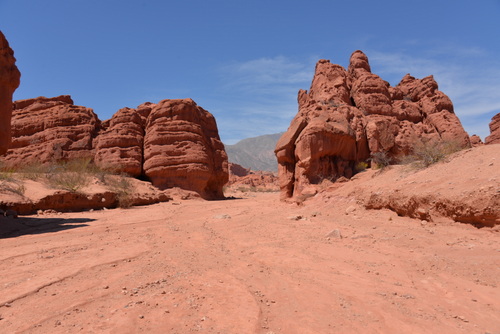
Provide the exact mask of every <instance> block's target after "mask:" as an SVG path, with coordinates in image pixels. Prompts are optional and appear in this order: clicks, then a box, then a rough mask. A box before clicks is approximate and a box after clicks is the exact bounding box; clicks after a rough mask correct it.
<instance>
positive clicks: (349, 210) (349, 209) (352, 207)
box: [345, 205, 356, 215]
mask: <svg viewBox="0 0 500 334" xmlns="http://www.w3.org/2000/svg"><path fill="white" fill-rule="evenodd" d="M354 211H356V207H355V206H354V205H351V206H350V207H348V208H347V209H345V214H346V215H348V214H350V213H353V212H354Z"/></svg>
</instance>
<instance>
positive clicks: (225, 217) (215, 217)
mask: <svg viewBox="0 0 500 334" xmlns="http://www.w3.org/2000/svg"><path fill="white" fill-rule="evenodd" d="M213 218H214V219H231V216H230V215H226V214H222V215H215V216H214V217H213Z"/></svg>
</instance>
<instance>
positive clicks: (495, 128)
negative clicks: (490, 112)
mask: <svg viewBox="0 0 500 334" xmlns="http://www.w3.org/2000/svg"><path fill="white" fill-rule="evenodd" d="M484 142H485V144H500V113H498V114H496V115H495V116H493V118H492V119H491V122H490V135H489V136H488V137H486V138H485V139H484Z"/></svg>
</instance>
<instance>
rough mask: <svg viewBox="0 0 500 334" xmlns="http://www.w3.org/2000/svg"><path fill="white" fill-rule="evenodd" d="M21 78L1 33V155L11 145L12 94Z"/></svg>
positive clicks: (12, 55)
mask: <svg viewBox="0 0 500 334" xmlns="http://www.w3.org/2000/svg"><path fill="white" fill-rule="evenodd" d="M20 78H21V73H20V72H19V70H18V69H17V67H16V58H14V51H12V49H11V48H10V46H9V43H8V42H7V40H6V39H5V36H4V35H3V33H2V32H1V31H0V155H2V154H4V153H5V152H7V149H8V148H9V145H10V141H11V132H10V131H11V130H10V123H11V115H12V94H14V91H15V90H16V88H17V87H19V82H20Z"/></svg>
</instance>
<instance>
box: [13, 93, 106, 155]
mask: <svg viewBox="0 0 500 334" xmlns="http://www.w3.org/2000/svg"><path fill="white" fill-rule="evenodd" d="M99 129H100V121H99V119H98V118H97V115H96V114H95V113H94V112H93V111H92V109H90V108H86V107H82V106H76V105H74V104H73V100H72V99H71V97H70V96H69V95H62V96H58V97H53V98H46V97H38V98H34V99H28V100H20V101H16V102H14V110H13V117H12V138H13V139H12V144H11V146H10V149H9V150H8V151H7V153H6V155H5V157H4V161H5V162H6V163H8V164H12V165H21V164H28V163H33V162H37V163H42V164H43V163H48V162H52V161H58V160H71V159H75V158H83V157H91V156H92V154H93V151H92V143H93V139H94V138H95V137H96V135H97V133H98V131H99Z"/></svg>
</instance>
